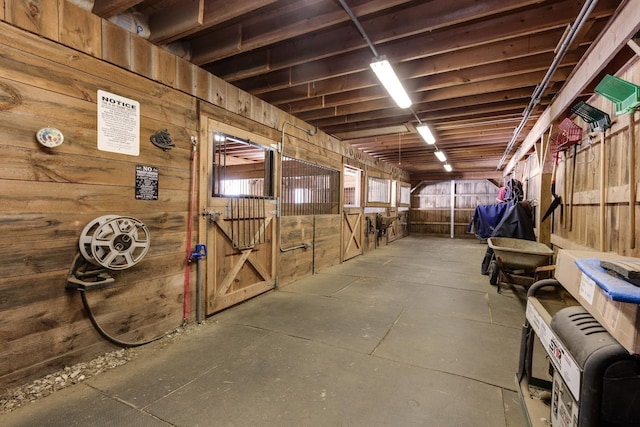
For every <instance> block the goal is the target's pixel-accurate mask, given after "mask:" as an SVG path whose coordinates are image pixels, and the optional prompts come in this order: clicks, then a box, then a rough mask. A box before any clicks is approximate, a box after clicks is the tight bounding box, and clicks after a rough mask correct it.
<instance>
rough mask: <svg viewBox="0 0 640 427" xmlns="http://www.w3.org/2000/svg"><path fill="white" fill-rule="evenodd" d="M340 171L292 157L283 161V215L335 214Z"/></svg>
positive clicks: (337, 203) (337, 206) (336, 211)
mask: <svg viewBox="0 0 640 427" xmlns="http://www.w3.org/2000/svg"><path fill="white" fill-rule="evenodd" d="M339 188H340V172H339V171H337V170H334V169H330V168H326V167H323V166H318V165H314V164H311V163H308V162H305V161H302V160H297V159H293V158H291V157H283V158H282V209H281V214H282V215H283V216H292V215H323V214H335V213H338V208H339V203H340V193H339Z"/></svg>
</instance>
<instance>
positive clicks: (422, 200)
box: [409, 180, 498, 237]
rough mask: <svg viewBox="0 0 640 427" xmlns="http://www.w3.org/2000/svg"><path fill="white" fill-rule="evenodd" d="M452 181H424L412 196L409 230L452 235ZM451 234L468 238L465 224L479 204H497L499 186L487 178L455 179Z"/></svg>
mask: <svg viewBox="0 0 640 427" xmlns="http://www.w3.org/2000/svg"><path fill="white" fill-rule="evenodd" d="M451 185H452V181H441V182H431V183H425V184H423V185H422V186H420V187H418V188H416V189H415V190H414V193H413V194H412V195H411V211H410V218H411V219H410V221H409V225H410V230H411V232H414V233H426V234H439V235H443V236H450V235H451ZM453 185H454V192H455V193H454V195H455V196H454V199H455V206H454V236H455V237H470V236H473V235H472V234H469V233H467V231H466V230H467V226H468V225H469V222H470V221H471V217H472V216H473V211H474V210H475V208H476V206H478V205H490V204H494V203H497V201H496V196H497V194H498V187H497V186H496V185H495V184H494V183H492V182H491V181H488V180H454V181H453Z"/></svg>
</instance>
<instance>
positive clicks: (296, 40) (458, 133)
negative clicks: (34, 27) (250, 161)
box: [93, 0, 621, 179]
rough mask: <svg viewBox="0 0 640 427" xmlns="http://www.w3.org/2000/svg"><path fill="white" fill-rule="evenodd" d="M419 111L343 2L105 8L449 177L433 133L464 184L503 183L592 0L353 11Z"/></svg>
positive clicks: (418, 170)
mask: <svg viewBox="0 0 640 427" xmlns="http://www.w3.org/2000/svg"><path fill="white" fill-rule="evenodd" d="M346 3H347V5H348V7H349V9H351V10H352V11H353V13H354V14H355V15H356V16H357V18H358V20H359V22H360V23H361V25H362V28H363V29H364V31H365V32H366V34H367V35H368V36H369V38H370V39H371V41H372V43H373V44H374V45H375V49H376V50H377V51H378V53H379V54H381V55H386V57H387V58H388V59H389V60H390V62H391V63H392V64H393V66H394V68H395V70H396V72H397V73H398V75H399V77H400V79H401V80H402V82H403V84H404V86H405V87H406V89H407V91H408V92H409V96H410V98H411V99H412V101H413V106H412V108H411V109H410V110H408V109H400V108H398V107H397V106H395V104H394V103H393V101H392V100H391V99H390V98H389V96H388V95H387V93H386V92H385V90H384V89H383V88H382V87H381V86H380V84H379V83H378V81H377V79H376V77H375V75H374V74H373V72H372V71H371V70H370V68H369V63H370V62H371V60H372V58H373V56H374V55H373V53H372V50H371V49H370V47H369V46H368V45H367V43H366V42H365V40H364V39H363V37H362V36H361V34H360V33H359V32H358V30H357V28H356V25H355V24H354V22H353V21H352V20H351V19H350V17H349V15H348V14H347V12H346V11H345V9H344V8H343V7H342V5H341V4H340V2H339V1H338V0H160V1H158V0H155V1H152V0H142V1H141V0H116V1H113V0H109V1H107V0H96V1H95V4H94V8H93V12H94V13H96V14H97V15H100V16H102V17H105V18H109V17H111V16H114V15H115V14H118V13H122V12H131V11H135V12H136V13H138V14H140V16H144V17H145V18H147V19H148V23H149V28H150V38H149V39H150V40H151V41H152V42H153V43H155V44H158V45H169V47H171V48H180V50H181V51H183V52H185V57H186V58H187V59H189V60H190V61H191V62H193V63H195V64H197V65H199V66H201V67H203V68H205V69H206V70H209V71H210V72H212V73H213V74H215V75H217V76H219V77H221V78H222V79H224V80H226V81H228V82H230V83H232V84H234V85H236V86H238V87H240V88H241V89H243V90H246V91H247V92H249V93H251V94H253V95H255V96H257V97H259V98H261V99H263V100H265V101H266V102H269V103H271V104H273V105H276V106H278V107H279V108H281V109H282V110H284V111H287V112H289V113H291V114H293V115H295V116H296V117H299V118H300V119H302V120H304V121H306V122H307V123H309V124H310V125H312V126H317V127H318V128H319V129H321V130H323V131H324V132H326V133H328V134H330V135H333V136H335V137H336V138H339V139H342V140H345V141H347V142H349V143H351V144H352V145H354V146H355V147H357V148H360V149H362V150H364V151H365V152H367V153H369V154H371V155H372V156H374V157H377V158H379V159H381V160H383V161H385V162H388V163H390V164H392V165H399V166H400V167H402V168H403V169H405V170H407V171H409V172H410V173H411V174H412V175H413V176H414V177H419V179H425V178H428V177H437V176H442V175H443V174H442V172H443V170H442V164H441V163H440V162H439V161H438V160H437V159H436V158H435V157H434V156H433V151H434V149H433V147H432V146H427V145H426V144H425V143H424V142H423V141H422V140H421V139H420V138H419V137H418V135H417V134H416V133H415V132H414V131H413V128H412V126H415V125H416V124H417V119H416V117H417V118H419V119H420V120H421V121H423V122H425V123H427V124H429V126H430V127H431V128H432V129H433V131H434V133H435V135H436V138H437V146H438V148H439V149H441V150H442V151H444V152H445V153H446V155H447V157H448V159H449V162H450V163H451V165H452V166H453V168H454V174H455V176H458V177H481V176H495V173H496V169H497V165H498V163H499V160H500V159H501V157H502V156H503V153H504V151H505V148H506V147H507V144H508V143H509V141H510V140H511V139H512V137H513V135H514V131H515V129H516V127H517V126H518V124H519V123H520V122H521V120H522V113H523V111H524V110H525V108H526V107H527V105H529V102H530V100H531V96H532V94H533V93H534V90H535V88H536V86H537V85H538V84H539V83H540V82H541V81H542V80H543V78H544V76H545V74H546V73H547V70H548V69H549V67H550V65H551V64H552V62H553V60H554V56H555V53H554V51H555V50H556V48H557V47H558V46H559V44H560V42H561V40H562V38H563V35H564V34H565V32H566V31H567V28H568V26H569V25H570V24H572V23H573V22H574V21H575V20H576V17H577V16H578V14H579V12H580V10H581V8H582V5H583V3H584V2H583V1H576V0H549V1H540V0H455V1H452V0H430V1H429V0H421V1H407V0H346ZM620 3H621V1H614V0H600V1H599V2H598V4H597V6H596V7H595V9H594V11H593V12H592V13H591V15H590V16H589V19H588V21H587V23H586V24H585V25H584V26H583V27H582V28H581V30H580V31H579V33H578V35H577V37H576V40H575V42H574V43H573V44H572V45H571V46H570V48H569V50H568V52H567V54H566V55H565V57H564V59H563V60H562V61H561V62H560V64H559V67H558V68H557V70H556V71H555V72H554V73H553V75H552V76H551V80H550V84H549V86H548V88H547V90H546V91H545V92H544V93H543V95H542V97H541V98H540V102H539V103H538V104H537V106H536V107H535V108H534V110H533V113H532V115H531V117H530V119H529V120H528V122H527V123H526V125H525V127H524V129H523V131H522V132H521V133H520V136H519V138H518V140H522V139H524V137H525V136H526V134H527V131H528V130H529V129H530V128H531V127H532V126H533V124H534V123H535V120H536V118H537V117H538V116H539V114H540V113H541V112H542V111H543V109H544V108H545V107H546V106H547V105H548V104H549V102H550V101H551V99H552V98H553V96H554V95H555V94H556V93H557V91H558V90H559V89H560V88H561V87H562V85H563V83H564V82H565V80H566V79H567V78H568V77H569V75H570V74H571V72H572V70H573V68H574V66H575V65H576V64H577V63H578V61H580V59H581V58H582V57H583V55H584V54H585V52H586V51H587V49H588V48H589V45H590V44H591V43H592V42H593V41H594V40H595V39H596V38H597V37H598V35H599V33H600V32H601V31H603V29H604V28H605V26H606V25H607V22H608V20H609V19H610V18H611V16H612V15H613V14H614V12H615V10H616V8H617V7H618V6H619V5H620Z"/></svg>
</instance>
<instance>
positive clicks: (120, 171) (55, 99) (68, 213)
mask: <svg viewBox="0 0 640 427" xmlns="http://www.w3.org/2000/svg"><path fill="white" fill-rule="evenodd" d="M32 3H33V2H24V1H20V0H4V2H3V4H4V7H0V19H1V20H2V21H1V22H0V32H1V33H2V37H1V38H0V200H2V208H0V233H1V234H2V236H3V240H2V241H0V258H1V259H2V262H1V263H0V343H1V345H0V387H3V388H4V387H10V386H11V385H15V384H18V383H21V382H24V381H26V380H28V379H30V378H33V377H35V376H38V375H42V374H43V373H48V372H51V371H53V370H55V369H58V368H60V367H63V366H65V365H70V364H73V363H76V362H78V361H83V360H88V359H90V358H92V357H95V356H96V355H98V354H101V353H103V352H105V351H109V350H111V349H114V348H115V347H114V346H112V345H111V344H109V343H107V342H106V341H105V340H104V339H102V338H101V337H100V336H99V335H98V334H97V332H96V331H95V330H94V329H93V327H92V326H91V324H90V322H89V321H88V319H87V318H86V316H85V314H84V312H83V308H82V304H81V301H80V297H79V295H78V293H77V292H75V293H74V292H68V291H66V290H65V284H66V278H67V274H68V271H69V268H70V264H71V262H72V259H73V257H74V255H75V254H76V252H77V251H78V249H77V246H78V238H79V236H80V233H81V232H82V230H83V228H84V227H85V225H86V224H87V223H88V222H90V221H91V220H93V219H95V218H96V217H98V216H101V215H104V214H115V215H127V216H134V217H136V218H138V219H140V220H142V221H143V222H144V223H145V224H146V225H147V226H148V227H149V229H150V234H151V248H150V251H149V253H148V254H147V256H146V257H145V259H144V260H143V261H142V262H140V263H139V264H138V265H136V266H135V267H134V268H133V269H130V270H126V271H121V272H118V273H114V277H116V285H115V286H113V287H110V288H108V289H105V290H102V291H96V292H95V293H90V294H88V299H89V302H90V304H91V305H92V306H93V308H94V311H95V314H96V316H97V318H98V321H99V322H100V323H101V324H102V325H103V326H104V327H105V329H107V330H108V331H111V332H112V333H113V334H114V335H116V336H118V337H119V338H120V339H125V340H128V341H137V340H140V339H147V338H150V337H154V336H157V335H159V334H161V333H164V332H166V331H168V330H170V329H172V328H174V327H177V326H179V325H180V324H181V323H182V320H183V315H182V304H183V296H184V295H183V290H184V271H185V267H186V261H185V258H186V251H187V248H188V247H189V248H192V247H193V244H194V243H196V241H195V237H194V241H192V242H186V231H187V225H188V221H189V220H190V218H188V216H189V215H188V210H189V193H190V154H191V153H190V148H191V145H190V137H191V136H195V135H198V132H199V128H200V122H199V121H200V116H199V114H201V112H202V111H206V112H207V114H209V115H211V116H212V117H213V118H215V119H217V120H219V121H221V122H224V123H228V124H232V125H234V126H240V127H242V128H244V129H247V130H249V131H251V132H256V133H259V134H261V135H265V136H268V137H269V138H271V139H272V140H273V141H274V142H277V141H279V139H280V135H281V130H282V126H283V123H284V122H285V121H288V122H295V123H297V124H298V125H300V126H304V123H302V122H300V121H298V120H296V119H295V118H293V117H292V116H290V115H288V114H286V113H284V112H282V111H281V110H278V109H277V108H275V107H273V106H271V105H269V104H266V103H264V102H263V101H261V100H259V99H257V98H255V97H252V96H250V95H249V94H247V93H246V92H243V91H241V90H239V89H238V88H235V87H234V86H231V85H229V84H227V83H225V82H223V81H222V80H220V79H219V78H217V77H215V76H213V75H211V74H209V73H207V72H205V71H204V70H202V69H200V68H198V67H195V66H193V65H192V64H189V63H187V62H186V61H184V60H182V59H180V58H177V57H176V56H174V55H172V54H170V53H168V52H166V51H164V50H162V49H160V48H158V47H156V46H153V45H151V44H150V43H149V42H147V41H146V40H143V39H140V38H138V37H137V36H135V35H131V34H129V33H128V32H126V31H125V30H123V29H121V28H119V27H117V26H115V25H113V24H111V23H109V22H107V21H104V20H101V19H100V18H97V17H96V16H94V15H92V14H91V13H89V12H88V11H86V10H84V9H81V8H79V7H77V6H75V5H74V4H72V3H69V2H66V1H64V0H59V1H40V2H37V7H32V6H33V4H32ZM99 89H101V90H105V91H108V92H112V93H115V94H118V95H121V96H124V97H127V98H131V99H134V100H137V101H139V102H140V105H141V107H140V109H141V129H140V145H141V147H140V155H139V156H126V155H119V154H114V153H108V152H104V151H99V150H97V143H96V141H97V132H96V127H97V115H96V109H97V107H96V105H97V90H99ZM45 126H54V127H57V128H58V129H60V130H61V131H62V132H63V133H64V136H65V142H64V144H62V145H61V146H60V147H57V148H55V149H44V148H41V147H40V146H39V144H38V143H37V142H36V140H35V133H36V132H37V130H38V129H40V128H42V127H45ZM165 128H166V129H167V130H168V131H169V133H170V134H171V137H172V138H173V141H174V143H175V144H176V147H175V148H173V149H172V150H171V151H166V152H165V151H162V150H160V149H159V148H157V147H155V146H153V145H152V144H151V143H150V142H149V137H150V135H151V134H152V133H155V132H157V131H158V130H160V129H165ZM286 133H287V138H288V139H289V141H288V148H287V149H288V150H290V151H286V153H287V155H292V156H294V157H298V158H301V159H303V160H306V161H311V162H314V163H318V164H320V165H324V166H328V167H332V168H334V169H338V170H342V164H343V163H344V162H358V163H359V164H362V165H363V166H364V167H366V168H368V169H371V170H375V171H376V173H377V174H378V175H382V176H388V177H390V178H393V179H398V180H402V181H403V182H408V181H409V177H408V175H407V174H406V173H405V172H403V171H401V170H398V169H395V168H392V167H388V166H387V165H385V164H383V163H381V162H379V161H378V160H376V159H373V158H372V157H370V156H368V155H366V154H365V153H362V152H359V151H358V150H354V149H353V147H350V146H349V145H347V144H345V143H342V142H340V141H338V140H336V139H334V138H331V137H329V136H328V135H326V134H323V133H321V132H319V133H318V134H317V135H316V136H314V137H308V136H306V135H305V134H303V133H299V132H297V131H296V130H295V129H292V128H287V132H286ZM291 135H294V136H295V137H293V136H291ZM136 165H148V166H153V167H157V168H158V169H159V174H160V176H159V199H158V200H155V201H142V200H136V199H135V197H134V190H135V167H136ZM196 214H197V212H196ZM310 219H311V220H313V218H301V219H300V221H302V222H308V221H309V220H310ZM315 220H316V221H319V222H320V223H321V224H320V226H321V227H322V229H323V232H322V233H319V234H317V235H316V236H315V239H316V242H315V243H316V247H315V253H314V257H313V258H311V259H306V258H305V257H297V256H296V257H293V258H287V256H283V257H282V259H281V260H280V267H281V274H282V276H283V278H284V279H289V280H294V279H296V278H300V277H302V276H303V275H305V274H310V273H311V272H312V271H313V269H310V268H301V267H300V265H298V264H306V265H307V266H309V265H313V264H315V268H316V269H319V268H324V267H325V266H329V265H332V264H337V263H339V262H340V245H339V244H338V243H336V242H340V240H341V239H340V230H341V225H340V221H341V217H340V215H329V216H327V217H318V218H316V219H315ZM295 221H297V219H296V220H295ZM196 224H197V221H196ZM283 224H284V227H287V224H286V221H283ZM317 226H318V224H316V227H317ZM197 235H198V232H197V230H194V236H197ZM283 236H285V237H284V240H285V241H284V244H283V245H284V246H286V245H288V244H289V243H292V244H295V242H296V239H297V237H296V236H295V235H291V236H289V235H288V233H287V232H286V230H285V232H284V233H283ZM191 276H192V281H195V272H194V273H193V274H192V275H191ZM191 289H192V292H195V286H193V285H192V286H191ZM190 299H191V307H190V311H191V312H193V311H194V310H195V306H194V302H195V297H194V296H193V295H192V297H191V298H190Z"/></svg>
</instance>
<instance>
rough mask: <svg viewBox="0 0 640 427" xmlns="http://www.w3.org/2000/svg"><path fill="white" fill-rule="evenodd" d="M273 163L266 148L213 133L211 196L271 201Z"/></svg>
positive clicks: (271, 156) (272, 158)
mask: <svg viewBox="0 0 640 427" xmlns="http://www.w3.org/2000/svg"><path fill="white" fill-rule="evenodd" d="M274 161H275V156H274V152H273V150H272V149H271V148H269V147H264V146H262V145H259V144H256V143H254V142H251V141H249V140H247V139H242V138H238V137H236V136H233V135H229V134H226V133H222V132H214V133H213V189H212V195H213V196H214V197H215V196H218V197H266V198H271V197H273V195H274V191H273V189H274V184H273V182H274V179H273V171H274Z"/></svg>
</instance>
